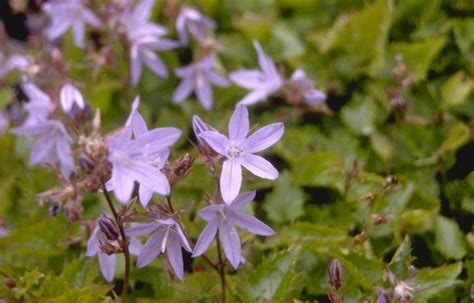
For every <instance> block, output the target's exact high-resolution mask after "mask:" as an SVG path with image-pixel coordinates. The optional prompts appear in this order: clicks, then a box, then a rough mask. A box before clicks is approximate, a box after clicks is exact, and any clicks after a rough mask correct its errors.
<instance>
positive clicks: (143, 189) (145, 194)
mask: <svg viewBox="0 0 474 303" xmlns="http://www.w3.org/2000/svg"><path fill="white" fill-rule="evenodd" d="M152 196H153V189H151V188H149V187H147V186H146V185H144V184H140V188H139V189H138V198H139V200H140V203H141V204H142V205H143V207H146V206H147V205H148V203H150V200H151V197H152Z"/></svg>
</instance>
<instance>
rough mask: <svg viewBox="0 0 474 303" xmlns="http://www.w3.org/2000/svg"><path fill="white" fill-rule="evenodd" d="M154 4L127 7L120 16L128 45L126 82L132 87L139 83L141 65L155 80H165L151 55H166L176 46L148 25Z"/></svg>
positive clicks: (160, 64)
mask: <svg viewBox="0 0 474 303" xmlns="http://www.w3.org/2000/svg"><path fill="white" fill-rule="evenodd" d="M153 3H154V0H143V1H141V2H140V3H138V4H137V5H135V6H133V7H130V8H129V9H127V10H126V11H125V12H123V14H122V15H121V16H120V18H119V20H120V24H121V25H122V26H123V30H124V32H125V33H126V35H127V37H128V40H129V41H130V60H131V62H130V64H131V68H130V78H131V83H132V85H136V84H137V83H138V81H139V80H140V76H141V73H142V65H143V64H145V65H146V66H147V67H148V68H149V69H150V70H151V71H152V72H153V73H154V74H156V75H157V76H159V77H162V78H166V77H168V70H167V68H166V66H165V65H164V63H163V61H162V60H161V59H160V57H159V56H158V55H157V54H156V53H155V51H166V50H170V49H174V48H176V47H178V46H179V43H178V42H176V41H172V40H169V39H165V38H162V36H163V35H165V34H166V29H165V28H164V27H163V26H161V25H158V24H156V23H152V22H148V19H149V18H150V14H151V10H152V7H153Z"/></svg>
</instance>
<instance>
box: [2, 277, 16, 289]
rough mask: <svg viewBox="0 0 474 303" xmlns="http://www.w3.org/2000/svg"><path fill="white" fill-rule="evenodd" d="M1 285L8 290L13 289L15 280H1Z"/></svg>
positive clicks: (10, 278)
mask: <svg viewBox="0 0 474 303" xmlns="http://www.w3.org/2000/svg"><path fill="white" fill-rule="evenodd" d="M3 284H4V285H5V286H6V287H8V288H15V287H16V279H15V277H7V278H5V280H3Z"/></svg>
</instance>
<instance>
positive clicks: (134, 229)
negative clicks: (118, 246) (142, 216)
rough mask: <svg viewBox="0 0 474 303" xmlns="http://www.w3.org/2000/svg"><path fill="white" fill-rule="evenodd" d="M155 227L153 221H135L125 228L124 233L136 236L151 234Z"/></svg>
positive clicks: (156, 226) (155, 224)
mask: <svg viewBox="0 0 474 303" xmlns="http://www.w3.org/2000/svg"><path fill="white" fill-rule="evenodd" d="M157 228H158V225H157V223H155V222H151V223H143V224H139V223H135V224H132V226H131V227H130V228H127V229H126V230H125V234H126V235H127V236H128V237H138V236H143V235H148V234H151V233H152V232H153V231H155V230H156V229H157Z"/></svg>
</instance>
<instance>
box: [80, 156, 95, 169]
mask: <svg viewBox="0 0 474 303" xmlns="http://www.w3.org/2000/svg"><path fill="white" fill-rule="evenodd" d="M78 163H79V167H80V168H81V169H82V170H83V171H84V172H86V173H91V172H93V171H94V167H95V164H94V161H93V160H92V159H91V158H90V157H89V156H88V155H86V154H80V155H79V159H78Z"/></svg>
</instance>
